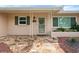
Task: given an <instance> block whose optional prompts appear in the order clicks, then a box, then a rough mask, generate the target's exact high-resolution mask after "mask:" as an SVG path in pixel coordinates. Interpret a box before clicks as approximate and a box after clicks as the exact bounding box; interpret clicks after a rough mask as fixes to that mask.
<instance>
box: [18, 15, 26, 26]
mask: <svg viewBox="0 0 79 59" xmlns="http://www.w3.org/2000/svg"><path fill="white" fill-rule="evenodd" d="M20 17H25V18H26V24H20ZM18 25H27V16H18Z"/></svg>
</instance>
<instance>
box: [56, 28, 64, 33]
mask: <svg viewBox="0 0 79 59" xmlns="http://www.w3.org/2000/svg"><path fill="white" fill-rule="evenodd" d="M57 31H62V32H64V31H65V29H64V28H57Z"/></svg>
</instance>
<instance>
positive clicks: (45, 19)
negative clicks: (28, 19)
mask: <svg viewBox="0 0 79 59" xmlns="http://www.w3.org/2000/svg"><path fill="white" fill-rule="evenodd" d="M39 18H45V19H44V20H45V31H44V33H40V32H39ZM37 23H38V34H46V17H45V16H38V21H37Z"/></svg>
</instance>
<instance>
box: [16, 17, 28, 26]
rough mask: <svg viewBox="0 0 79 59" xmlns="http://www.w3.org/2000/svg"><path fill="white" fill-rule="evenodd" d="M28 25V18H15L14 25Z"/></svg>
mask: <svg viewBox="0 0 79 59" xmlns="http://www.w3.org/2000/svg"><path fill="white" fill-rule="evenodd" d="M26 24H27V25H29V24H30V16H27V17H26V16H15V25H26Z"/></svg>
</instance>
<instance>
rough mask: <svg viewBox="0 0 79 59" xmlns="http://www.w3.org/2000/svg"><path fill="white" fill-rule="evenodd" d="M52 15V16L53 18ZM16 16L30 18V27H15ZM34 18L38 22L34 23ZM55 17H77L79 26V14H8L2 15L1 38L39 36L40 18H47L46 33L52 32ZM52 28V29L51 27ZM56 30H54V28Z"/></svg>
mask: <svg viewBox="0 0 79 59" xmlns="http://www.w3.org/2000/svg"><path fill="white" fill-rule="evenodd" d="M51 15H52V16H51ZM15 16H30V19H31V20H30V21H31V22H30V25H23V26H21V25H15ZM33 16H35V17H36V18H35V19H36V22H33ZM53 16H76V17H77V23H78V24H79V14H56V13H48V12H46V13H45V12H41V13H40V12H39V13H38V12H36V13H8V14H0V36H1V35H2V36H4V35H7V34H8V35H37V34H39V24H38V18H39V17H45V33H46V34H48V33H50V32H51V30H52V29H51V28H53V26H52V21H51V19H52V17H53ZM51 26H52V27H51ZM53 29H54V28H53Z"/></svg>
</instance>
